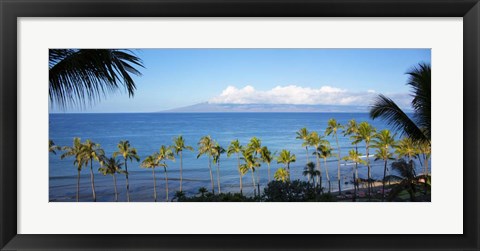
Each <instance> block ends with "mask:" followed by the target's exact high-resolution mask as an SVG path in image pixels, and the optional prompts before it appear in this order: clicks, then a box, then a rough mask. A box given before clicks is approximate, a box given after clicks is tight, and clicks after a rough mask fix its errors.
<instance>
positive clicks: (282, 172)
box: [273, 167, 290, 182]
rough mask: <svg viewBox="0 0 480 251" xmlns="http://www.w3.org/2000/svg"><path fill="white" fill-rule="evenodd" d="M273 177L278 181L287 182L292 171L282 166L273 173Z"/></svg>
mask: <svg viewBox="0 0 480 251" xmlns="http://www.w3.org/2000/svg"><path fill="white" fill-rule="evenodd" d="M273 178H274V179H275V180H278V181H282V182H287V180H290V173H289V172H288V170H287V169H285V168H283V167H280V168H278V169H277V171H276V172H275V174H274V175H273Z"/></svg>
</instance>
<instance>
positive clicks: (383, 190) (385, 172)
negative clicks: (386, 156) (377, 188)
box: [382, 160, 387, 201]
mask: <svg viewBox="0 0 480 251" xmlns="http://www.w3.org/2000/svg"><path fill="white" fill-rule="evenodd" d="M386 175H387V160H385V166H384V167H383V184H382V201H385V176H386Z"/></svg>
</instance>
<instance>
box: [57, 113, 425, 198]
mask: <svg viewBox="0 0 480 251" xmlns="http://www.w3.org/2000/svg"><path fill="white" fill-rule="evenodd" d="M296 134H297V137H296V138H297V139H299V140H302V141H303V142H302V147H305V151H306V161H307V162H306V163H307V164H306V166H305V168H304V170H303V172H302V174H303V175H304V176H306V177H307V179H308V181H309V182H311V183H312V185H313V186H316V187H320V188H322V187H323V184H322V168H321V165H320V159H323V162H324V170H325V174H326V180H327V182H328V192H331V179H330V175H329V173H328V168H327V159H328V158H330V157H334V156H336V157H337V160H338V163H337V168H338V169H337V182H338V191H339V193H340V194H341V193H342V190H341V188H342V187H341V179H342V177H341V172H340V166H341V162H342V161H350V162H351V163H354V164H355V167H354V189H355V193H354V194H357V193H356V190H357V188H358V184H359V181H360V179H359V176H358V165H360V164H361V165H365V166H367V170H368V173H367V181H368V182H367V183H368V194H369V198H370V196H371V192H372V181H373V179H372V177H371V162H370V159H371V157H373V158H374V160H375V161H377V160H381V161H383V162H384V171H383V179H382V180H383V189H382V194H383V197H385V181H386V176H387V165H388V161H390V160H393V159H394V154H395V155H396V159H402V158H406V159H407V160H408V161H409V162H410V161H412V160H414V159H419V158H422V160H423V161H422V162H423V163H424V167H425V171H424V173H425V174H428V159H429V157H430V145H429V144H427V143H419V141H414V140H412V139H411V138H408V137H404V138H402V139H401V140H398V141H396V140H395V135H392V133H391V132H390V131H389V130H381V131H378V132H377V130H376V129H375V128H374V127H373V126H372V125H371V124H369V123H368V122H361V123H359V124H358V123H357V122H356V121H355V120H353V119H352V120H350V121H349V122H348V123H347V124H346V125H345V126H344V125H341V124H340V123H339V122H337V121H336V120H335V119H330V120H329V121H328V126H327V128H326V129H325V132H324V134H323V135H320V134H319V133H318V132H316V131H312V132H310V131H309V130H308V129H307V128H301V129H300V130H299V131H298V132H297V133H296ZM339 134H342V135H343V136H344V137H349V138H350V140H351V142H352V145H354V146H355V149H352V150H350V151H349V152H348V155H345V156H342V155H341V148H340V145H339V142H338V135H339ZM328 136H330V137H333V138H334V139H335V142H336V145H337V147H336V149H334V148H333V147H332V146H331V145H330V142H329V141H328V140H327V139H326V138H327V137H328ZM360 143H363V145H364V146H365V152H366V159H363V158H362V157H361V156H362V155H363V154H362V153H360V152H359V149H358V146H359V144H360ZM309 148H313V153H312V155H313V156H315V159H316V163H315V164H314V163H313V162H312V161H310V159H309V157H310V154H309ZM372 149H373V150H375V153H374V154H373V155H371V154H370V152H371V150H372ZM49 150H50V152H53V153H56V151H58V150H61V151H62V152H63V153H62V155H61V159H63V158H66V157H73V160H74V166H75V167H76V168H77V193H76V200H77V201H78V198H79V184H80V172H81V170H82V168H83V167H90V181H91V188H92V196H93V201H96V193H95V177H94V172H93V165H94V162H98V164H99V166H100V167H99V168H98V171H99V172H100V173H102V174H103V175H107V174H108V175H111V176H112V177H113V183H114V191H115V201H118V192H117V181H116V174H124V175H125V177H126V183H125V185H126V194H127V201H128V202H129V201H130V188H129V180H128V175H129V173H128V162H129V161H130V162H132V161H137V162H138V161H140V157H139V156H138V153H137V150H136V149H135V148H133V147H132V146H131V145H130V143H129V141H120V142H119V143H118V145H117V150H116V151H115V152H113V154H112V155H111V156H110V157H108V156H107V155H106V154H105V151H104V150H103V149H102V148H101V147H100V145H99V144H97V143H95V142H93V141H91V140H86V141H85V142H81V140H80V138H74V140H73V145H72V146H63V147H59V146H56V145H55V144H54V143H53V141H50V142H49ZM185 150H188V151H194V148H193V147H191V146H188V145H187V144H186V143H185V139H184V138H183V137H182V136H178V137H175V138H174V139H173V144H172V145H171V146H166V145H162V146H160V148H159V151H157V152H154V153H153V154H151V155H149V156H147V157H146V158H145V159H144V160H143V161H142V162H141V165H140V166H141V167H143V168H147V169H151V170H152V176H153V188H154V189H153V197H154V200H155V201H157V185H156V177H155V168H157V167H163V171H164V175H165V192H166V200H167V201H168V190H169V188H168V172H167V170H168V169H167V167H168V161H175V157H178V158H179V159H180V165H179V171H180V172H179V173H180V177H179V180H180V187H179V191H180V192H182V189H183V187H182V183H183V151H185ZM333 152H335V154H334V153H333ZM225 153H226V154H227V157H231V156H232V155H235V156H236V159H237V166H236V168H237V171H238V174H239V187H240V193H242V194H243V176H244V175H245V174H247V173H248V172H250V173H251V177H252V186H253V188H254V196H257V195H258V196H259V195H260V194H261V192H260V177H259V173H258V172H257V170H258V168H260V167H261V165H262V164H266V165H267V173H268V182H270V181H271V174H270V165H271V163H272V161H274V160H276V161H277V164H283V166H282V167H280V168H278V169H277V170H276V171H275V173H274V175H273V178H274V179H275V180H280V181H283V182H289V181H290V164H291V163H293V162H295V161H296V156H295V154H292V153H291V152H290V151H288V150H286V149H283V150H281V151H280V152H279V153H278V155H277V154H276V152H275V153H273V154H272V152H271V151H270V150H269V149H268V147H267V146H263V145H262V142H261V140H260V139H259V138H257V137H253V138H251V139H250V141H249V142H248V143H247V144H246V145H241V144H240V142H239V140H238V139H236V140H233V141H232V142H231V143H230V144H229V146H228V147H227V149H224V148H223V147H222V146H220V144H219V143H218V142H216V141H215V140H214V139H212V138H211V137H210V136H204V137H202V138H201V139H200V140H199V142H198V155H197V158H200V157H202V156H206V157H207V159H208V168H209V174H210V181H211V192H212V193H215V190H216V189H217V191H218V193H221V192H222V190H221V182H220V159H221V156H222V155H223V154H225ZM117 157H121V158H120V159H118V158H117ZM212 164H213V166H214V167H215V169H216V183H217V184H216V188H215V179H214V175H213V168H212ZM123 167H124V168H125V170H123V169H122V168H123Z"/></svg>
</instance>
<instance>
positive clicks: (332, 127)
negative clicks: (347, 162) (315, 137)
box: [325, 119, 343, 194]
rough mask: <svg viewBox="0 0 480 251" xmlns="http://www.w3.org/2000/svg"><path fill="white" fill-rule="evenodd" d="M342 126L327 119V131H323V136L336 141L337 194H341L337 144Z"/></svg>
mask: <svg viewBox="0 0 480 251" xmlns="http://www.w3.org/2000/svg"><path fill="white" fill-rule="evenodd" d="M342 128H343V126H342V125H341V124H340V123H338V122H337V121H336V120H335V119H329V120H328V126H327V129H325V135H327V136H328V135H331V134H333V137H335V140H336V141H337V152H338V153H337V154H338V168H337V180H338V193H339V194H342V187H341V178H342V177H341V174H340V160H341V158H340V156H341V152H340V144H339V143H338V131H339V130H340V129H342Z"/></svg>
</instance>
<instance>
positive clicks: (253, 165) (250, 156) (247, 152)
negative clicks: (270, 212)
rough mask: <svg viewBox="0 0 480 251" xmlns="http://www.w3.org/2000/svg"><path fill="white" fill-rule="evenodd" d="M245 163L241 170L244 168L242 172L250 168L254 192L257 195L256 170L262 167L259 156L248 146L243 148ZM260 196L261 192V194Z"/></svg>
mask: <svg viewBox="0 0 480 251" xmlns="http://www.w3.org/2000/svg"><path fill="white" fill-rule="evenodd" d="M241 159H242V160H243V162H244V164H242V165H240V170H242V173H246V172H247V170H250V171H251V172H252V185H253V194H254V196H255V197H256V196H257V194H256V191H255V170H256V169H257V168H258V167H260V162H259V159H258V158H257V157H255V155H254V153H253V152H252V149H251V148H247V149H244V150H242V158H241ZM259 196H260V194H259Z"/></svg>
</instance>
